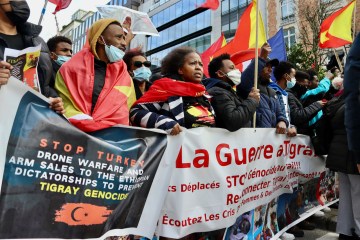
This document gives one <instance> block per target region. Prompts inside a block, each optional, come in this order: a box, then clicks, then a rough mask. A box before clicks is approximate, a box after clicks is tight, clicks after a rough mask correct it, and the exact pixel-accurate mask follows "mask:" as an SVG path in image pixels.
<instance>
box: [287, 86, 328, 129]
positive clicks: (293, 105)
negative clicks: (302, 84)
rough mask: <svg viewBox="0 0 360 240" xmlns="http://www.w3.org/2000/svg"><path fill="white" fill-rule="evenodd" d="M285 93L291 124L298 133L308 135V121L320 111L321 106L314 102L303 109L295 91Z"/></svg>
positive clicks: (290, 90)
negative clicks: (286, 94)
mask: <svg viewBox="0 0 360 240" xmlns="http://www.w3.org/2000/svg"><path fill="white" fill-rule="evenodd" d="M286 91H287V92H288V94H289V95H288V101H289V107H290V119H291V123H292V124H294V125H295V126H296V128H297V131H298V133H301V134H305V135H310V134H311V131H310V128H309V121H310V120H311V119H312V118H313V117H314V116H316V115H317V113H318V111H320V110H321V109H322V106H321V104H320V103H318V102H314V103H312V104H310V105H309V106H307V107H304V106H303V105H302V103H301V101H300V100H299V96H298V94H297V93H296V92H295V91H293V90H292V89H287V90H286Z"/></svg>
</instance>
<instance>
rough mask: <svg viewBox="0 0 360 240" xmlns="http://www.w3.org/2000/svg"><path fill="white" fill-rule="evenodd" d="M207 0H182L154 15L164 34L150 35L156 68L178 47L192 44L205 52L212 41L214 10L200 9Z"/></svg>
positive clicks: (150, 56)
mask: <svg viewBox="0 0 360 240" xmlns="http://www.w3.org/2000/svg"><path fill="white" fill-rule="evenodd" d="M203 2H204V0H180V1H178V2H176V3H174V4H173V5H171V6H169V7H167V8H165V9H163V10H161V11H160V12H158V13H156V14H154V15H153V16H151V20H152V22H153V23H154V25H155V27H156V28H157V29H158V31H159V34H160V36H159V37H155V36H150V37H148V38H147V55H148V59H149V60H150V61H151V62H152V64H153V66H154V67H155V68H157V67H160V63H161V60H162V59H163V58H164V57H165V56H166V55H167V54H168V53H169V52H170V51H171V50H172V49H173V48H175V47H179V46H190V47H193V48H195V49H196V50H197V51H198V52H200V53H201V52H203V51H204V50H205V49H207V48H208V47H209V46H210V43H211V36H210V32H211V29H212V28H211V12H210V10H205V9H203V10H199V9H198V8H197V6H199V5H201V4H202V3H203Z"/></svg>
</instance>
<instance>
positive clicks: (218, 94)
mask: <svg viewBox="0 0 360 240" xmlns="http://www.w3.org/2000/svg"><path fill="white" fill-rule="evenodd" d="M203 84H204V85H205V87H206V90H207V92H208V93H209V94H210V96H211V106H212V107H213V109H214V111H215V120H216V127H219V128H225V129H227V130H229V131H236V130H238V129H240V128H242V127H251V119H252V117H253V115H254V113H255V110H256V107H257V106H258V105H259V104H258V103H257V102H256V100H255V99H252V98H248V99H245V100H242V99H241V98H240V97H238V96H237V95H236V92H235V91H234V90H233V89H232V87H231V86H230V84H228V83H226V82H224V81H221V80H219V79H215V78H208V79H206V80H204V81H203Z"/></svg>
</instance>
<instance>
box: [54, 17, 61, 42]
mask: <svg viewBox="0 0 360 240" xmlns="http://www.w3.org/2000/svg"><path fill="white" fill-rule="evenodd" d="M54 17H55V23H56V30H57V33H56V35H57V36H60V29H59V22H58V20H57V17H56V13H55V14H54Z"/></svg>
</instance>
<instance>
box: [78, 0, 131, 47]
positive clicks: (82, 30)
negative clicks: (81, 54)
mask: <svg viewBox="0 0 360 240" xmlns="http://www.w3.org/2000/svg"><path fill="white" fill-rule="evenodd" d="M129 4H130V5H131V6H127V5H129ZM107 5H120V6H127V7H131V8H133V9H134V8H136V5H134V4H132V3H131V1H130V0H111V1H109V2H108V3H107ZM135 10H137V9H135ZM100 18H101V14H100V13H99V12H95V13H94V14H93V15H92V16H90V17H88V18H86V19H85V20H84V21H83V22H82V23H81V24H80V25H79V26H78V27H77V28H75V29H74V30H72V31H73V39H72V42H73V52H74V53H76V52H78V51H80V50H81V49H82V47H83V46H84V44H85V41H86V32H87V30H88V29H89V27H90V26H91V25H92V24H93V23H94V22H96V21H97V20H99V19H100Z"/></svg>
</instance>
